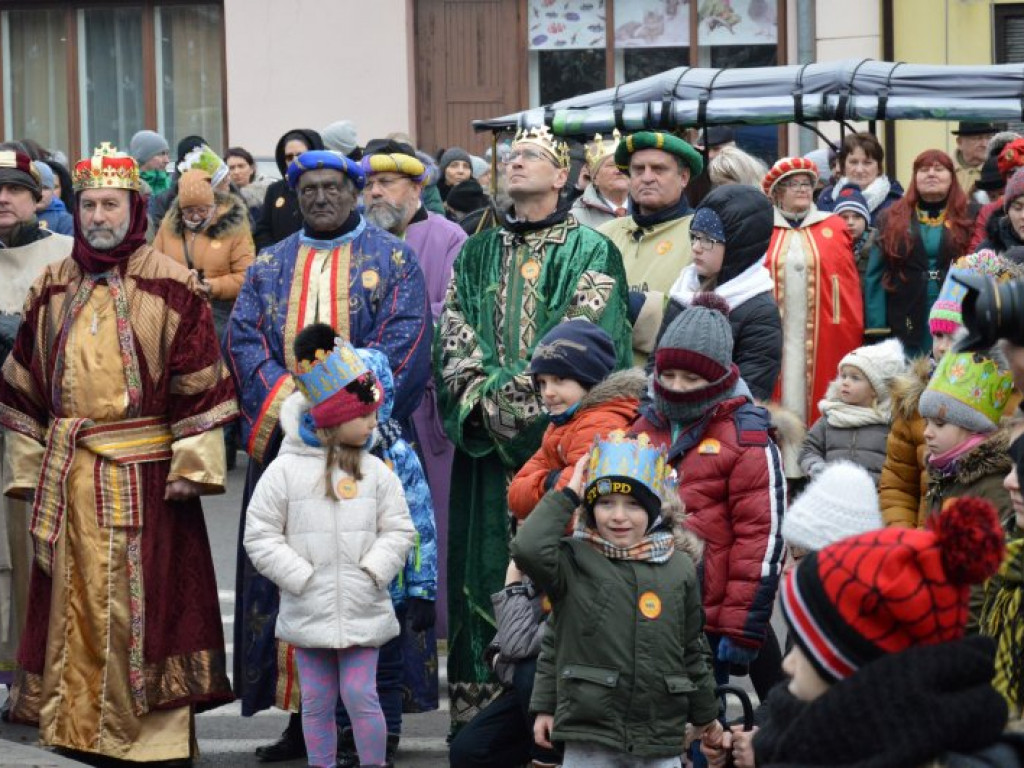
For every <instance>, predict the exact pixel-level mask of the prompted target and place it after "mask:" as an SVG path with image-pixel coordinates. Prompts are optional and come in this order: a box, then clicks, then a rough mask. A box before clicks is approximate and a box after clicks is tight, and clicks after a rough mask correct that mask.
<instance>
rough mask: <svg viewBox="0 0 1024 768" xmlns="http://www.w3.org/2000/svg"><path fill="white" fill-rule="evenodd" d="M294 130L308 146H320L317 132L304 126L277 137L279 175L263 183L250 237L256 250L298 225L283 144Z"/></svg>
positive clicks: (275, 155)
mask: <svg viewBox="0 0 1024 768" xmlns="http://www.w3.org/2000/svg"><path fill="white" fill-rule="evenodd" d="M294 133H299V134H302V135H303V136H304V137H305V140H306V144H307V146H309V148H310V149H323V148H324V142H323V139H321V138H320V134H319V133H317V132H316V131H313V130H310V129H308V128H297V129H295V130H292V131H287V132H286V133H285V134H284V135H283V136H282V137H281V138H280V139H279V140H278V142H277V147H276V148H275V149H274V159H275V160H276V161H277V169H278V170H279V171H280V172H281V178H280V180H278V181H275V182H274V183H273V184H271V185H270V186H269V187H267V194H266V195H265V196H264V198H263V209H262V211H261V212H260V218H259V220H257V222H256V226H255V227H253V230H252V239H253V241H254V242H255V244H256V252H257V253H259V252H260V251H262V250H263V249H264V248H266V247H267V246H269V245H273V244H274V243H277V242H280V241H281V240H284V239H285V238H286V237H288V235H290V234H292V233H293V232H298V231H299V230H300V229H302V212H301V211H300V210H299V198H298V197H296V195H295V191H294V190H293V189H292V188H291V187H290V186H288V164H287V163H286V162H285V161H284V145H285V144H286V143H287V142H286V141H285V138H286V137H287V136H290V135H291V134H294Z"/></svg>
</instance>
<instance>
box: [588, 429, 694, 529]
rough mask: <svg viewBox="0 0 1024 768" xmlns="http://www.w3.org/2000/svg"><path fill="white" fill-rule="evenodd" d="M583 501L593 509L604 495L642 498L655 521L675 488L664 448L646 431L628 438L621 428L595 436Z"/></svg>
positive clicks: (642, 502) (648, 512)
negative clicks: (616, 494) (662, 505)
mask: <svg viewBox="0 0 1024 768" xmlns="http://www.w3.org/2000/svg"><path fill="white" fill-rule="evenodd" d="M586 476H587V481H586V485H585V489H584V493H583V504H584V506H585V507H586V508H587V509H588V510H591V511H592V510H593V508H594V504H595V503H596V502H597V500H598V499H599V498H601V497H602V496H607V495H609V494H612V493H622V494H625V495H627V496H632V497H633V498H635V499H636V500H637V501H639V502H640V503H641V504H642V505H643V507H644V509H646V510H647V514H648V516H649V517H650V520H651V523H652V524H653V523H654V522H655V521H656V520H657V518H658V515H659V514H660V512H661V502H662V500H663V499H665V498H668V494H669V493H672V492H674V491H675V488H674V482H673V480H672V472H671V470H670V468H669V466H668V463H667V462H666V460H665V450H664V448H663V447H661V446H656V445H654V444H653V443H651V438H650V437H649V436H648V435H647V433H645V432H641V433H640V434H639V435H637V436H636V437H629V436H627V435H626V433H625V432H624V431H623V430H621V429H616V430H614V431H612V432H609V433H608V434H607V435H606V436H605V437H603V438H602V437H600V436H598V437H596V438H595V439H594V446H593V448H591V450H590V460H589V461H588V462H587V475H586Z"/></svg>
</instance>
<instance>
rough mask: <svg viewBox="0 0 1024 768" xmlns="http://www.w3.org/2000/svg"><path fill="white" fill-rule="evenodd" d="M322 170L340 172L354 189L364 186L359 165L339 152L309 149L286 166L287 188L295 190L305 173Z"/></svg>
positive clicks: (364, 179)
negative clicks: (350, 181) (347, 178)
mask: <svg viewBox="0 0 1024 768" xmlns="http://www.w3.org/2000/svg"><path fill="white" fill-rule="evenodd" d="M323 168H327V169H329V170H332V171H341V172H342V173H343V174H345V175H346V176H348V177H349V178H350V179H352V183H354V184H355V185H356V189H362V188H363V186H364V185H365V184H366V176H365V174H364V173H363V169H362V166H360V165H359V163H357V162H355V161H354V160H349V159H348V158H347V157H345V156H344V155H343V154H341V153H339V152H331V151H329V150H326V149H311V150H310V151H308V152H303V153H302V154H301V155H299V156H298V157H297V158H295V159H294V160H292V162H291V165H289V166H288V186H290V187H291V188H292V189H295V187H296V186H297V185H298V183H299V177H300V176H302V174H304V173H305V172H306V171H318V170H320V169H323Z"/></svg>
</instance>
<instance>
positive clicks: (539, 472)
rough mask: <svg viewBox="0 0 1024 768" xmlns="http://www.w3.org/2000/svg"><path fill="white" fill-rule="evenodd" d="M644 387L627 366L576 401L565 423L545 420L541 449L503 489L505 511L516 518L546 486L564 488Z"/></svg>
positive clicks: (630, 411) (632, 411) (632, 410)
mask: <svg viewBox="0 0 1024 768" xmlns="http://www.w3.org/2000/svg"><path fill="white" fill-rule="evenodd" d="M646 387H647V379H646V377H645V376H644V374H643V372H641V371H639V370H636V369H631V370H628V371H619V372H617V373H613V374H612V375H611V376H609V377H608V378H607V379H605V380H604V381H602V382H600V383H598V384H597V385H596V386H594V388H593V389H591V390H590V391H589V392H587V394H586V395H585V396H584V397H583V399H582V400H580V404H579V408H578V409H577V410H576V413H575V414H573V416H572V418H571V419H569V421H568V422H566V423H565V424H561V425H558V424H549V425H548V428H547V429H546V430H545V431H544V437H543V438H542V439H541V444H540V448H539V449H538V450H537V452H536V453H535V454H533V456H531V457H530V459H529V461H527V462H526V463H525V464H524V465H523V467H522V468H521V469H520V470H519V472H517V473H516V476H515V478H514V479H513V480H512V483H511V484H510V485H509V488H508V507H509V510H510V511H511V512H512V514H513V515H515V517H516V518H518V519H519V520H525V519H526V517H527V516H528V515H529V514H530V513H531V512H532V511H533V508H534V507H535V506H537V504H538V503H539V502H540V500H541V498H543V496H544V494H545V493H547V492H548V491H550V490H553V489H555V490H560V489H562V488H564V487H565V486H566V485H567V484H568V482H569V480H570V479H571V478H572V473H573V469H574V468H575V467H576V462H577V461H579V460H580V458H581V457H583V456H584V455H586V454H587V453H588V452H589V451H590V449H591V448H592V447H593V445H594V437H596V436H598V435H600V436H602V437H604V436H605V435H607V434H608V433H609V432H611V431H612V430H614V429H626V428H627V427H628V426H629V425H630V423H631V422H632V421H633V419H635V418H636V409H637V406H638V405H639V403H640V398H641V397H642V396H643V394H644V390H645V389H646Z"/></svg>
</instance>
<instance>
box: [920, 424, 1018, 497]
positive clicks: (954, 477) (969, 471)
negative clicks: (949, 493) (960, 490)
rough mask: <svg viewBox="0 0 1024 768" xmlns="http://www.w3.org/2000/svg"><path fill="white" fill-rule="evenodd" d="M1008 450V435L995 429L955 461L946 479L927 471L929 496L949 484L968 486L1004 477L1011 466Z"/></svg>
mask: <svg viewBox="0 0 1024 768" xmlns="http://www.w3.org/2000/svg"><path fill="white" fill-rule="evenodd" d="M1009 449H1010V434H1009V433H1008V432H1007V431H1006V430H1005V429H997V430H996V431H995V432H993V433H992V436H991V437H989V438H988V439H987V440H985V442H983V443H981V444H980V445H979V446H978V447H977V448H975V449H974V450H973V451H969V452H968V453H965V454H964V455H963V456H961V457H960V458H959V459H957V462H956V470H955V471H954V472H953V473H952V474H951V475H949V476H948V477H936V476H934V475H933V474H932V472H931V471H930V470H929V472H928V494H929V496H931V495H932V494H933V492H934V491H935V490H937V489H938V488H940V487H942V486H944V485H948V484H950V483H959V484H960V485H969V484H970V483H973V482H976V481H978V480H980V479H981V478H983V477H988V476H989V475H999V476H1002V475H1005V474H1006V473H1007V472H1009V471H1010V467H1012V466H1013V462H1012V461H1011V460H1010V454H1009V452H1008V451H1009Z"/></svg>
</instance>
